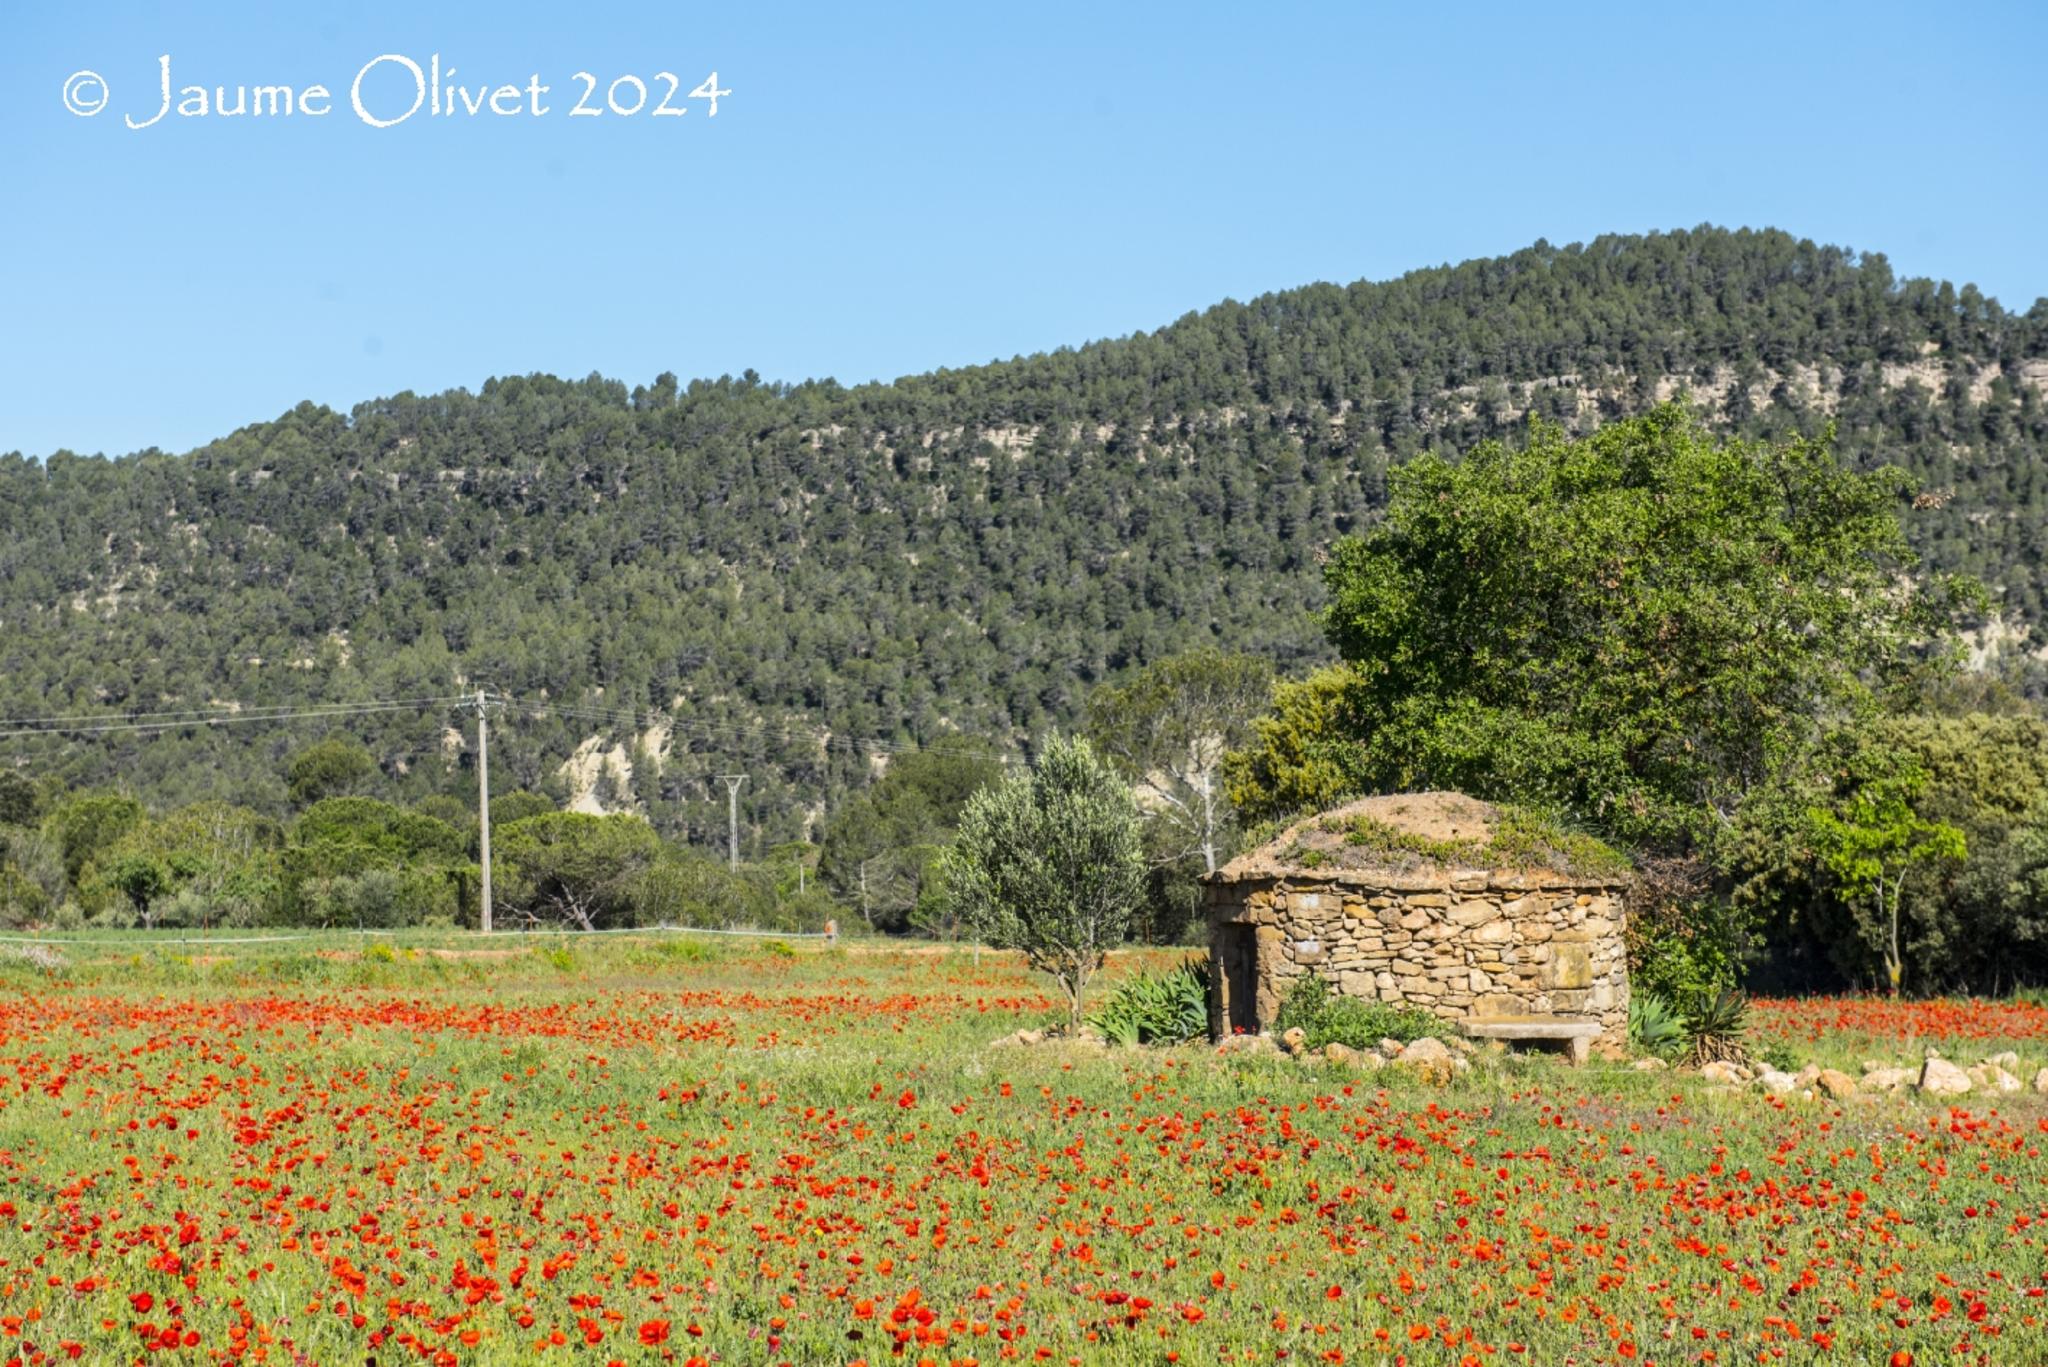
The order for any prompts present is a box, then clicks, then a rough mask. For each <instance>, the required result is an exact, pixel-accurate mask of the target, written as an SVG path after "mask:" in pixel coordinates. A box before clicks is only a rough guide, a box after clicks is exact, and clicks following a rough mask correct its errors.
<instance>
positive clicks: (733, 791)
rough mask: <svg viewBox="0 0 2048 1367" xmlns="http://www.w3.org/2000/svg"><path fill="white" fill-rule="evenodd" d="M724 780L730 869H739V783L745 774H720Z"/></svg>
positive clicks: (742, 780) (737, 870)
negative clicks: (729, 842)
mask: <svg viewBox="0 0 2048 1367" xmlns="http://www.w3.org/2000/svg"><path fill="white" fill-rule="evenodd" d="M719 778H721V779H723V780H724V781H725V815H726V821H727V823H728V825H729V826H730V827H731V834H732V839H731V846H730V849H731V862H732V871H733V872H734V873H738V872H739V871H740V785H741V784H742V783H745V782H746V781H747V776H746V775H745V774H720V775H719Z"/></svg>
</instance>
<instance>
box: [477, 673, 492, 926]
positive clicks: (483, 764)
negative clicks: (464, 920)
mask: <svg viewBox="0 0 2048 1367" xmlns="http://www.w3.org/2000/svg"><path fill="white" fill-rule="evenodd" d="M489 709H490V695H489V694H488V693H486V692H485V691H484V690H483V689H481V688H479V689H478V690H477V691H476V815H477V823H478V824H477V831H478V833H479V835H480V836H481V837H482V838H481V840H480V841H479V844H480V846H481V850H480V852H481V853H482V855H483V863H484V871H483V918H482V920H481V921H480V922H479V924H481V925H482V927H483V932H484V934H486V935H488V934H490V933H491V738H490V728H489V724H488V723H487V722H485V720H484V714H485V713H486V712H487V711H488V710H489Z"/></svg>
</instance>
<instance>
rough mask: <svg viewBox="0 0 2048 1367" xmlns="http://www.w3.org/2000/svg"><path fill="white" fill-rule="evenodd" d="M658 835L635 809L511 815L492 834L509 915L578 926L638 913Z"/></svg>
mask: <svg viewBox="0 0 2048 1367" xmlns="http://www.w3.org/2000/svg"><path fill="white" fill-rule="evenodd" d="M661 852H662V851H661V839H660V837H659V836H657V835H656V834H655V833H654V828H653V827H651V826H649V825H648V824H647V823H646V822H645V821H644V820H642V819H641V818H639V817H637V816H592V815H589V814H587V813H583V812H549V813H546V814H543V815H540V816H530V817H527V818H525V819H524V820H522V821H515V822H513V823H512V824H511V825H509V826H507V827H505V829H504V830H503V832H501V833H499V834H498V836H497V840H496V848H495V853H496V857H497V864H496V871H497V875H498V879H499V882H498V887H499V889H500V890H501V896H502V900H503V902H504V907H505V911H506V913H507V919H508V920H509V919H511V917H513V916H524V917H526V918H528V919H530V920H532V921H536V922H539V923H542V924H555V925H567V926H572V927H575V928H578V929H582V930H604V929H609V928H612V927H616V926H629V925H633V924H635V923H636V922H637V921H638V919H639V910H640V906H641V904H642V902H643V901H644V900H645V896H646V888H645V882H646V879H647V877H648V874H649V872H650V871H651V870H652V869H653V868H654V867H655V864H656V861H657V859H658V858H659V857H660V855H661Z"/></svg>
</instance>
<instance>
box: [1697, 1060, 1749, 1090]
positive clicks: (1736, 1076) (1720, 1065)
mask: <svg viewBox="0 0 2048 1367" xmlns="http://www.w3.org/2000/svg"><path fill="white" fill-rule="evenodd" d="M1700 1076H1701V1077H1703V1078H1705V1079H1706V1080H1707V1081H1709V1082H1714V1083H1719V1084H1720V1085H1721V1086H1724V1087H1740V1086H1741V1085H1742V1084H1743V1083H1745V1082H1747V1081H1749V1077H1748V1075H1747V1074H1746V1073H1744V1072H1743V1070H1742V1069H1740V1068H1738V1067H1736V1066H1735V1065H1734V1064H1732V1063H1730V1062H1728V1060H1726V1059H1720V1058H1717V1059H1715V1060H1714V1061H1713V1062H1712V1063H1708V1064H1705V1065H1703V1066H1702V1067H1701V1068H1700Z"/></svg>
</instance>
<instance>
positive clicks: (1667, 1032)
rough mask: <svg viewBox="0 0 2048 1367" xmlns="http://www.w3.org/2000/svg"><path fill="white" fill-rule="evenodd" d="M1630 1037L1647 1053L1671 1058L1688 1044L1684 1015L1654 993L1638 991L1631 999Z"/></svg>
mask: <svg viewBox="0 0 2048 1367" xmlns="http://www.w3.org/2000/svg"><path fill="white" fill-rule="evenodd" d="M1628 1038H1629V1043H1631V1044H1633V1045H1635V1046H1636V1048H1638V1049H1641V1050H1642V1051H1643V1052H1644V1053H1648V1054H1656V1055H1658V1056H1660V1057H1664V1058H1668V1057H1670V1056H1671V1055H1673V1054H1676V1053H1677V1052H1678V1050H1679V1046H1681V1045H1682V1044H1684V1043H1685V1039H1686V1032H1685V1016H1684V1015H1683V1014H1682V1013H1680V1011H1679V1010H1678V1008H1677V1007H1675V1006H1673V1005H1672V1004H1671V1003H1670V1002H1669V1001H1667V1000H1665V999H1664V998H1663V997H1660V996H1658V995H1657V994H1656V993H1655V992H1638V993H1637V994H1635V995H1634V996H1633V997H1631V998H1629V1003H1628Z"/></svg>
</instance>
